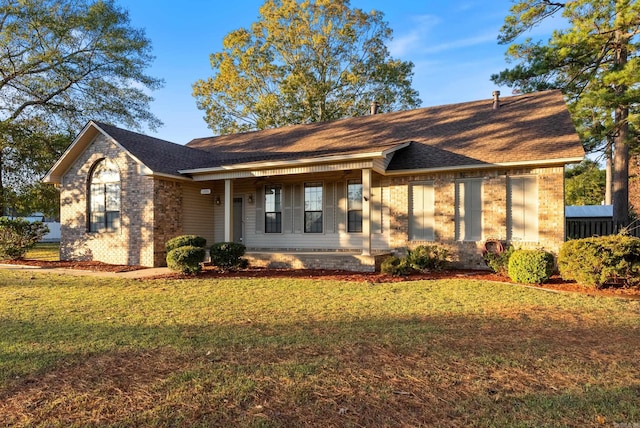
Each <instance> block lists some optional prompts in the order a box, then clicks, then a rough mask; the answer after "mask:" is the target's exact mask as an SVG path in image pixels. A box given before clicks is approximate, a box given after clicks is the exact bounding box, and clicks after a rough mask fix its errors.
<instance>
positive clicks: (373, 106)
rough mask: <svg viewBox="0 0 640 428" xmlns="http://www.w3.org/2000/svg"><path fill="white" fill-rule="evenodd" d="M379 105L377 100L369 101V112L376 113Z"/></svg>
mask: <svg viewBox="0 0 640 428" xmlns="http://www.w3.org/2000/svg"><path fill="white" fill-rule="evenodd" d="M379 107H380V104H378V102H377V101H372V102H371V114H378V108H379Z"/></svg>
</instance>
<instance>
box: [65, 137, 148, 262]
mask: <svg viewBox="0 0 640 428" xmlns="http://www.w3.org/2000/svg"><path fill="white" fill-rule="evenodd" d="M102 158H107V159H109V160H110V161H111V162H113V163H114V164H115V165H117V167H118V169H119V172H120V180H121V207H120V208H121V211H120V224H121V226H120V228H119V229H118V230H117V231H114V232H98V233H89V232H88V231H87V230H88V228H87V191H88V189H87V188H88V179H89V173H90V171H91V168H92V166H93V165H94V164H95V163H96V162H97V161H99V160H100V159H102ZM153 189H154V183H153V179H152V178H151V177H146V176H142V175H140V174H139V170H138V164H137V163H136V162H135V161H134V160H133V159H131V158H130V157H129V156H127V155H126V154H125V153H124V152H122V150H121V149H120V148H119V147H117V146H116V145H115V144H113V143H111V142H110V141H108V140H107V138H106V137H104V136H103V135H101V134H98V136H97V137H96V138H95V140H94V141H93V143H92V144H91V145H90V146H89V148H88V149H87V150H85V151H84V152H83V153H82V155H80V156H79V157H78V159H76V161H75V163H74V164H73V165H72V166H71V168H70V169H69V170H68V171H67V172H66V173H65V175H64V177H63V178H62V184H61V189H60V198H61V212H60V217H61V238H60V257H61V259H63V260H96V261H101V262H105V263H112V264H124V265H143V266H153V265H154V254H153V248H154V243H153V233H154V230H153Z"/></svg>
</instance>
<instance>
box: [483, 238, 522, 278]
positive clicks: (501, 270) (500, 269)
mask: <svg viewBox="0 0 640 428" xmlns="http://www.w3.org/2000/svg"><path fill="white" fill-rule="evenodd" d="M514 251H515V248H513V246H511V245H510V246H509V247H507V249H506V250H504V251H502V252H500V253H495V252H491V251H488V252H486V253H485V254H484V256H483V258H484V262H485V263H486V264H487V266H489V269H491V270H492V271H493V272H495V273H497V274H498V275H502V276H509V259H510V258H511V255H512V254H513V252H514Z"/></svg>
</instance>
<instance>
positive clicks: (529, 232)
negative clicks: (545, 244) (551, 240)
mask: <svg viewBox="0 0 640 428" xmlns="http://www.w3.org/2000/svg"><path fill="white" fill-rule="evenodd" d="M507 204H508V210H507V228H508V234H507V238H508V239H509V240H511V241H529V242H537V241H538V181H537V178H536V177H533V176H528V177H510V178H509V185H508V193H507Z"/></svg>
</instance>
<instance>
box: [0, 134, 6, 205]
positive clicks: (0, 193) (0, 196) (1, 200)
mask: <svg viewBox="0 0 640 428" xmlns="http://www.w3.org/2000/svg"><path fill="white" fill-rule="evenodd" d="M3 161H4V159H3V157H2V146H1V145H0V217H2V216H3V215H5V214H6V212H5V211H6V209H7V206H6V197H5V194H4V181H3V176H4V173H3V172H4V163H3Z"/></svg>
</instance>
